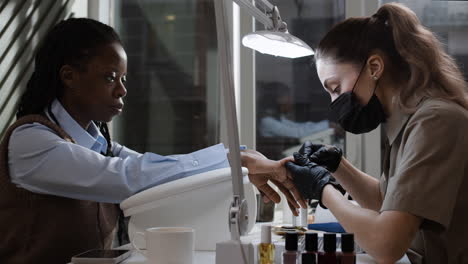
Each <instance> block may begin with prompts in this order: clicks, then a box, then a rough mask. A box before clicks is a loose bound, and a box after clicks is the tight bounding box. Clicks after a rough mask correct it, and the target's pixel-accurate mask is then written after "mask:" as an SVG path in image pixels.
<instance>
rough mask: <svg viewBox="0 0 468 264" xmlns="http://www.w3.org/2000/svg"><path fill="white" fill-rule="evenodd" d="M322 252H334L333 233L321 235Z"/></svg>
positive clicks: (334, 239)
mask: <svg viewBox="0 0 468 264" xmlns="http://www.w3.org/2000/svg"><path fill="white" fill-rule="evenodd" d="M323 251H325V252H335V251H336V234H335V233H325V234H323Z"/></svg>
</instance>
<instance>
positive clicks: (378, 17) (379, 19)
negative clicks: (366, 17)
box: [371, 13, 388, 26]
mask: <svg viewBox="0 0 468 264" xmlns="http://www.w3.org/2000/svg"><path fill="white" fill-rule="evenodd" d="M371 18H372V19H374V21H375V22H378V23H382V24H384V25H385V26H388V18H387V16H386V15H384V14H379V13H375V14H373V15H372V16H371Z"/></svg>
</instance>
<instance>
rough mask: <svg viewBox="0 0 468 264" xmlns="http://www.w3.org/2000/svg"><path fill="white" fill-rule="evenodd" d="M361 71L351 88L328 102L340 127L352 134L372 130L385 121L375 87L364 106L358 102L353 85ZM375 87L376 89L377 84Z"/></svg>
mask: <svg viewBox="0 0 468 264" xmlns="http://www.w3.org/2000/svg"><path fill="white" fill-rule="evenodd" d="M364 66H365V64H364ZM364 66H363V68H362V69H361V72H362V70H363V69H364ZM361 72H360V73H359V76H358V78H357V79H356V82H355V83H354V86H353V90H352V91H351V92H346V93H343V94H341V95H340V96H338V98H336V100H335V101H333V102H332V103H331V104H330V109H331V113H332V115H333V116H334V117H335V119H336V120H337V121H338V123H339V124H340V125H341V127H343V129H344V130H345V131H348V132H351V133H353V134H361V133H367V132H369V131H372V130H374V129H375V128H376V127H377V126H379V124H380V123H382V122H384V121H385V112H384V109H383V107H382V104H381V103H380V101H379V98H377V96H376V95H375V89H374V93H373V95H372V97H371V99H370V100H369V102H368V103H367V105H364V106H362V105H361V104H360V103H359V101H358V99H357V98H356V95H355V94H354V93H353V91H354V87H355V86H356V83H357V81H358V80H359V77H360V76H361ZM375 87H376V89H377V84H376V86H375Z"/></svg>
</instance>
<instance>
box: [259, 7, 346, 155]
mask: <svg viewBox="0 0 468 264" xmlns="http://www.w3.org/2000/svg"><path fill="white" fill-rule="evenodd" d="M344 2H345V1H344V0H335V1H323V0H313V1H312V0H307V1H305V0H296V1H291V0H277V1H272V3H273V4H275V5H277V6H278V8H279V10H280V12H281V17H282V19H283V20H284V21H286V23H287V24H288V30H289V32H290V33H291V34H293V35H295V36H296V37H298V38H300V39H302V40H304V41H305V42H306V43H307V44H309V45H310V46H311V47H312V48H315V47H316V46H317V45H318V42H319V41H320V39H321V38H322V37H323V35H324V34H325V33H326V32H327V31H328V30H329V29H330V28H331V27H332V26H333V25H334V24H335V23H337V22H338V21H341V20H343V19H344V17H345V8H344V7H345V5H344ZM263 28H264V27H263V25H261V24H258V23H257V29H259V30H260V29H263ZM256 83H257V90H256V94H257V99H256V100H257V150H259V151H260V152H262V153H264V154H265V155H266V156H267V157H269V158H271V159H280V158H283V157H285V156H288V155H292V153H293V152H294V151H297V150H298V149H299V147H300V146H301V145H302V142H304V141H305V140H307V139H309V140H311V141H313V142H317V143H319V142H320V143H326V144H333V145H337V146H340V147H341V148H344V140H345V139H344V136H345V134H344V131H343V130H341V128H340V127H339V126H338V125H335V124H334V123H332V122H330V121H329V116H328V112H329V104H330V97H329V95H328V94H327V93H326V92H325V90H324V89H323V87H322V84H321V83H320V81H319V79H318V77H317V73H316V69H315V66H314V63H313V61H312V57H307V58H298V59H293V60H291V59H285V58H280V57H273V56H268V55H263V54H260V53H256Z"/></svg>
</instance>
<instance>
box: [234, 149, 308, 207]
mask: <svg viewBox="0 0 468 264" xmlns="http://www.w3.org/2000/svg"><path fill="white" fill-rule="evenodd" d="M241 161H242V166H244V167H246V168H248V169H249V179H250V182H251V183H252V184H254V185H255V186H256V187H257V189H258V190H259V191H260V192H262V193H263V194H264V195H265V196H266V198H267V199H268V200H271V201H273V202H275V203H279V202H280V201H281V198H280V196H279V194H278V193H277V192H276V191H275V190H273V188H272V187H271V186H270V185H269V184H268V182H269V181H270V182H272V183H273V184H274V185H276V186H277V187H278V189H279V190H280V191H281V192H282V193H283V194H284V195H285V197H286V199H287V200H288V205H289V207H290V208H291V211H292V212H293V214H294V215H298V213H297V210H296V208H299V207H300V206H302V207H303V208H306V207H307V204H306V201H305V200H304V199H303V198H302V196H301V194H300V193H299V191H298V189H297V188H296V186H295V185H294V183H293V182H292V178H291V176H290V174H289V172H288V171H287V170H286V167H285V164H286V162H288V161H292V159H291V158H286V159H283V160H279V161H274V160H270V159H267V158H266V157H265V156H263V155H262V154H261V153H260V152H257V151H254V150H245V151H241ZM299 204H300V206H299Z"/></svg>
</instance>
